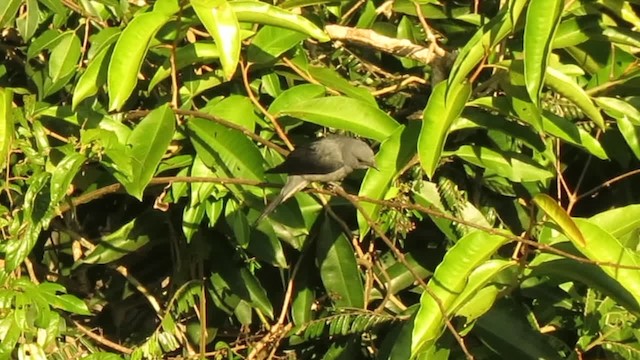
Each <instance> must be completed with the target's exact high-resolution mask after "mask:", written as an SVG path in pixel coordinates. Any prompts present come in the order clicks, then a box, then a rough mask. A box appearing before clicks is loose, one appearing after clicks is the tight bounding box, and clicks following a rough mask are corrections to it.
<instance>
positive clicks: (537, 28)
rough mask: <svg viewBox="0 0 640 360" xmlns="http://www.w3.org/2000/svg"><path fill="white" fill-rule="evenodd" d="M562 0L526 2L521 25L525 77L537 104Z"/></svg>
mask: <svg viewBox="0 0 640 360" xmlns="http://www.w3.org/2000/svg"><path fill="white" fill-rule="evenodd" d="M563 5H564V1H562V0H537V1H532V2H530V3H529V7H528V8H527V18H526V22H525V27H524V77H525V84H526V86H527V92H528V93H529V96H530V97H531V100H533V103H534V104H536V105H537V104H539V103H540V91H541V89H542V84H543V79H544V74H545V69H546V68H547V62H548V61H549V54H550V53H551V43H552V41H553V37H554V34H555V32H556V28H557V27H558V23H559V22H560V14H561V13H562V7H563Z"/></svg>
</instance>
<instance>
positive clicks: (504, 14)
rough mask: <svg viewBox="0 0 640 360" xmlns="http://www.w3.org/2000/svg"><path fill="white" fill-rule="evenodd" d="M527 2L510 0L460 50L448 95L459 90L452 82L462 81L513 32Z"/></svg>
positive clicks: (451, 74) (451, 76)
mask: <svg viewBox="0 0 640 360" xmlns="http://www.w3.org/2000/svg"><path fill="white" fill-rule="evenodd" d="M527 3H528V1H526V0H514V1H510V2H509V3H508V6H505V7H504V8H503V9H501V10H500V12H499V13H498V15H496V16H495V17H494V18H493V19H491V21H489V22H488V23H487V24H485V25H484V26H482V27H481V28H480V29H479V30H478V31H477V32H476V33H475V34H474V35H473V37H472V38H471V39H470V40H469V41H468V42H467V44H466V45H465V46H464V47H463V48H462V49H461V50H460V52H459V53H458V56H457V57H456V61H455V62H454V63H453V67H452V69H451V73H450V75H449V80H448V84H449V85H450V87H449V88H448V89H447V90H448V91H447V95H446V97H449V94H448V92H449V91H453V90H457V88H455V87H451V84H459V83H462V82H463V81H464V79H465V78H466V77H467V75H469V74H470V73H471V71H473V70H474V68H475V67H476V66H477V65H478V64H479V63H480V61H481V60H482V59H483V58H484V57H485V55H486V54H487V51H490V50H491V49H493V47H494V46H496V45H497V44H499V43H500V42H502V40H503V39H504V38H505V37H506V36H507V35H509V34H511V33H512V31H513V28H514V24H515V23H516V22H517V21H518V19H519V18H520V14H521V13H522V10H523V9H524V7H525V5H526V4H527ZM432 96H433V95H432Z"/></svg>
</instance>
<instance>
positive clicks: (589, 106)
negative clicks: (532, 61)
mask: <svg viewBox="0 0 640 360" xmlns="http://www.w3.org/2000/svg"><path fill="white" fill-rule="evenodd" d="M545 84H546V85H547V86H549V87H550V88H552V89H553V90H554V91H556V92H558V93H559V94H561V95H562V96H564V97H566V98H567V99H569V100H571V102H573V103H574V104H575V105H576V106H577V107H579V108H580V110H582V111H583V112H584V113H585V114H586V115H587V116H588V117H590V118H591V120H593V122H594V123H595V124H596V125H598V126H599V127H600V128H601V129H603V130H604V129H605V125H604V119H603V118H602V115H601V114H600V110H598V108H596V106H595V105H594V104H593V102H592V101H591V98H590V97H589V95H587V93H586V92H585V91H584V89H582V88H581V87H580V86H579V85H578V84H577V83H576V82H575V81H574V80H573V79H571V78H570V77H569V76H567V75H565V74H563V73H562V72H560V71H559V70H556V69H554V68H553V67H551V66H549V67H547V73H546V76H545Z"/></svg>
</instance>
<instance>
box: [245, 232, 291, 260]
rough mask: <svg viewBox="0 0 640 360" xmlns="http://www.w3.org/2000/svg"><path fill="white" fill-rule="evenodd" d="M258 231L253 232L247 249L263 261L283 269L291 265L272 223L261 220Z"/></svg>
mask: <svg viewBox="0 0 640 360" xmlns="http://www.w3.org/2000/svg"><path fill="white" fill-rule="evenodd" d="M256 229H257V230H258V231H252V232H251V238H250V239H249V244H248V246H247V251H248V252H249V253H251V254H253V255H254V256H255V257H257V258H258V259H260V260H262V261H266V262H267V263H269V264H271V265H273V266H277V267H279V268H282V269H286V268H288V267H289V265H288V264H287V258H286V257H285V255H284V249H283V248H282V244H281V243H280V240H279V239H278V236H277V235H276V233H275V231H274V230H273V227H272V226H271V224H269V223H268V222H266V221H261V222H260V223H259V224H257V226H256Z"/></svg>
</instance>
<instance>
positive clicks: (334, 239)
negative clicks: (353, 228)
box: [316, 217, 364, 309]
mask: <svg viewBox="0 0 640 360" xmlns="http://www.w3.org/2000/svg"><path fill="white" fill-rule="evenodd" d="M317 241H318V243H317V249H316V261H317V262H318V266H319V268H320V277H321V278H322V283H323V284H324V287H325V289H326V290H327V293H328V294H329V296H330V298H331V300H332V302H333V303H334V304H335V306H336V307H337V308H344V307H347V308H357V309H362V308H363V307H364V287H363V285H362V279H361V278H360V272H359V271H358V263H357V262H356V258H355V255H354V250H353V247H352V246H351V243H350V242H349V239H347V238H346V237H345V236H344V234H343V233H342V231H341V230H340V229H339V228H337V226H336V224H334V223H333V221H332V220H331V219H330V218H329V217H325V219H324V221H323V222H322V226H321V229H320V234H319V235H318V240H317Z"/></svg>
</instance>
